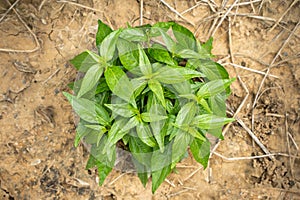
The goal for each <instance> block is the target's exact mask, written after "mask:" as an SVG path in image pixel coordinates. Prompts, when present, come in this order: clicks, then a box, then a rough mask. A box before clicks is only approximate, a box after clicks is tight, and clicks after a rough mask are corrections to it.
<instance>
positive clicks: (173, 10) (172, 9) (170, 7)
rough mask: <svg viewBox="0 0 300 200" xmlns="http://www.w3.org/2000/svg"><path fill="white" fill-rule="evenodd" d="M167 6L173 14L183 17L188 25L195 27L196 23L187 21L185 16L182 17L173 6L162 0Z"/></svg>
mask: <svg viewBox="0 0 300 200" xmlns="http://www.w3.org/2000/svg"><path fill="white" fill-rule="evenodd" d="M160 1H161V2H162V3H163V4H164V5H165V6H167V7H168V8H169V9H170V10H171V11H172V12H174V13H175V14H176V15H178V16H179V17H181V18H182V19H184V20H185V21H186V22H187V23H189V24H191V25H192V26H195V24H194V23H192V22H190V21H189V20H187V19H186V18H185V17H184V16H182V15H181V14H180V13H179V12H178V11H177V10H175V9H174V8H173V7H172V6H170V5H169V4H168V3H167V2H165V1H164V0H160Z"/></svg>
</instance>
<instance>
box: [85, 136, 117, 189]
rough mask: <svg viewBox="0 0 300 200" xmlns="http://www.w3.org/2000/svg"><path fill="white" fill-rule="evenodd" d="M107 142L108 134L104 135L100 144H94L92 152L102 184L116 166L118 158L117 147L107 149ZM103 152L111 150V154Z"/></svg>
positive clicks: (100, 183)
mask: <svg viewBox="0 0 300 200" xmlns="http://www.w3.org/2000/svg"><path fill="white" fill-rule="evenodd" d="M106 143H107V136H106V135H104V136H103V137H102V139H101V141H100V144H99V145H92V147H91V151H90V154H91V155H92V156H93V157H94V162H95V164H96V166H97V169H98V176H99V185H102V184H103V182H104V180H105V178H106V177H107V175H108V174H109V173H110V172H111V170H112V168H113V167H114V163H115V160H116V147H115V146H112V147H111V148H110V149H105V151H104V145H105V144H106ZM103 152H106V153H107V152H109V155H107V154H106V153H103Z"/></svg>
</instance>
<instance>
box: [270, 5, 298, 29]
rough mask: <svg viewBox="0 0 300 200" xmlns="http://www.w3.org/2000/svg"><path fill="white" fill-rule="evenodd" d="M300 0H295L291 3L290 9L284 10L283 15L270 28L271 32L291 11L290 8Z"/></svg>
mask: <svg viewBox="0 0 300 200" xmlns="http://www.w3.org/2000/svg"><path fill="white" fill-rule="evenodd" d="M298 1H299V0H294V1H293V3H291V5H290V6H289V8H288V9H286V10H285V11H284V13H283V14H282V15H281V17H280V18H279V19H278V20H277V21H276V23H275V24H274V25H273V26H272V28H271V29H270V32H271V31H272V30H274V28H276V26H277V25H278V24H279V23H280V22H281V20H282V19H283V17H284V16H285V15H286V14H287V13H288V12H289V11H290V9H291V8H292V7H293V6H294V5H295V4H296V3H297V2H298Z"/></svg>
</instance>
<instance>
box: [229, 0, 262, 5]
mask: <svg viewBox="0 0 300 200" xmlns="http://www.w3.org/2000/svg"><path fill="white" fill-rule="evenodd" d="M261 1H262V0H254V1H246V2H241V3H237V4H236V5H235V6H247V5H249V4H250V5H251V7H252V6H253V3H257V2H261Z"/></svg>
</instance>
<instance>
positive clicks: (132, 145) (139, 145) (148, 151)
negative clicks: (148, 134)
mask: <svg viewBox="0 0 300 200" xmlns="http://www.w3.org/2000/svg"><path fill="white" fill-rule="evenodd" d="M129 149H130V152H131V153H132V155H133V158H134V159H133V160H135V161H137V162H138V163H139V164H141V165H144V166H145V168H140V170H139V169H137V170H138V173H144V172H148V171H147V170H148V169H149V170H150V168H151V157H152V148H151V147H149V146H148V145H146V144H145V143H144V142H142V141H141V140H140V138H138V137H136V136H131V137H130V139H129Z"/></svg>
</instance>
